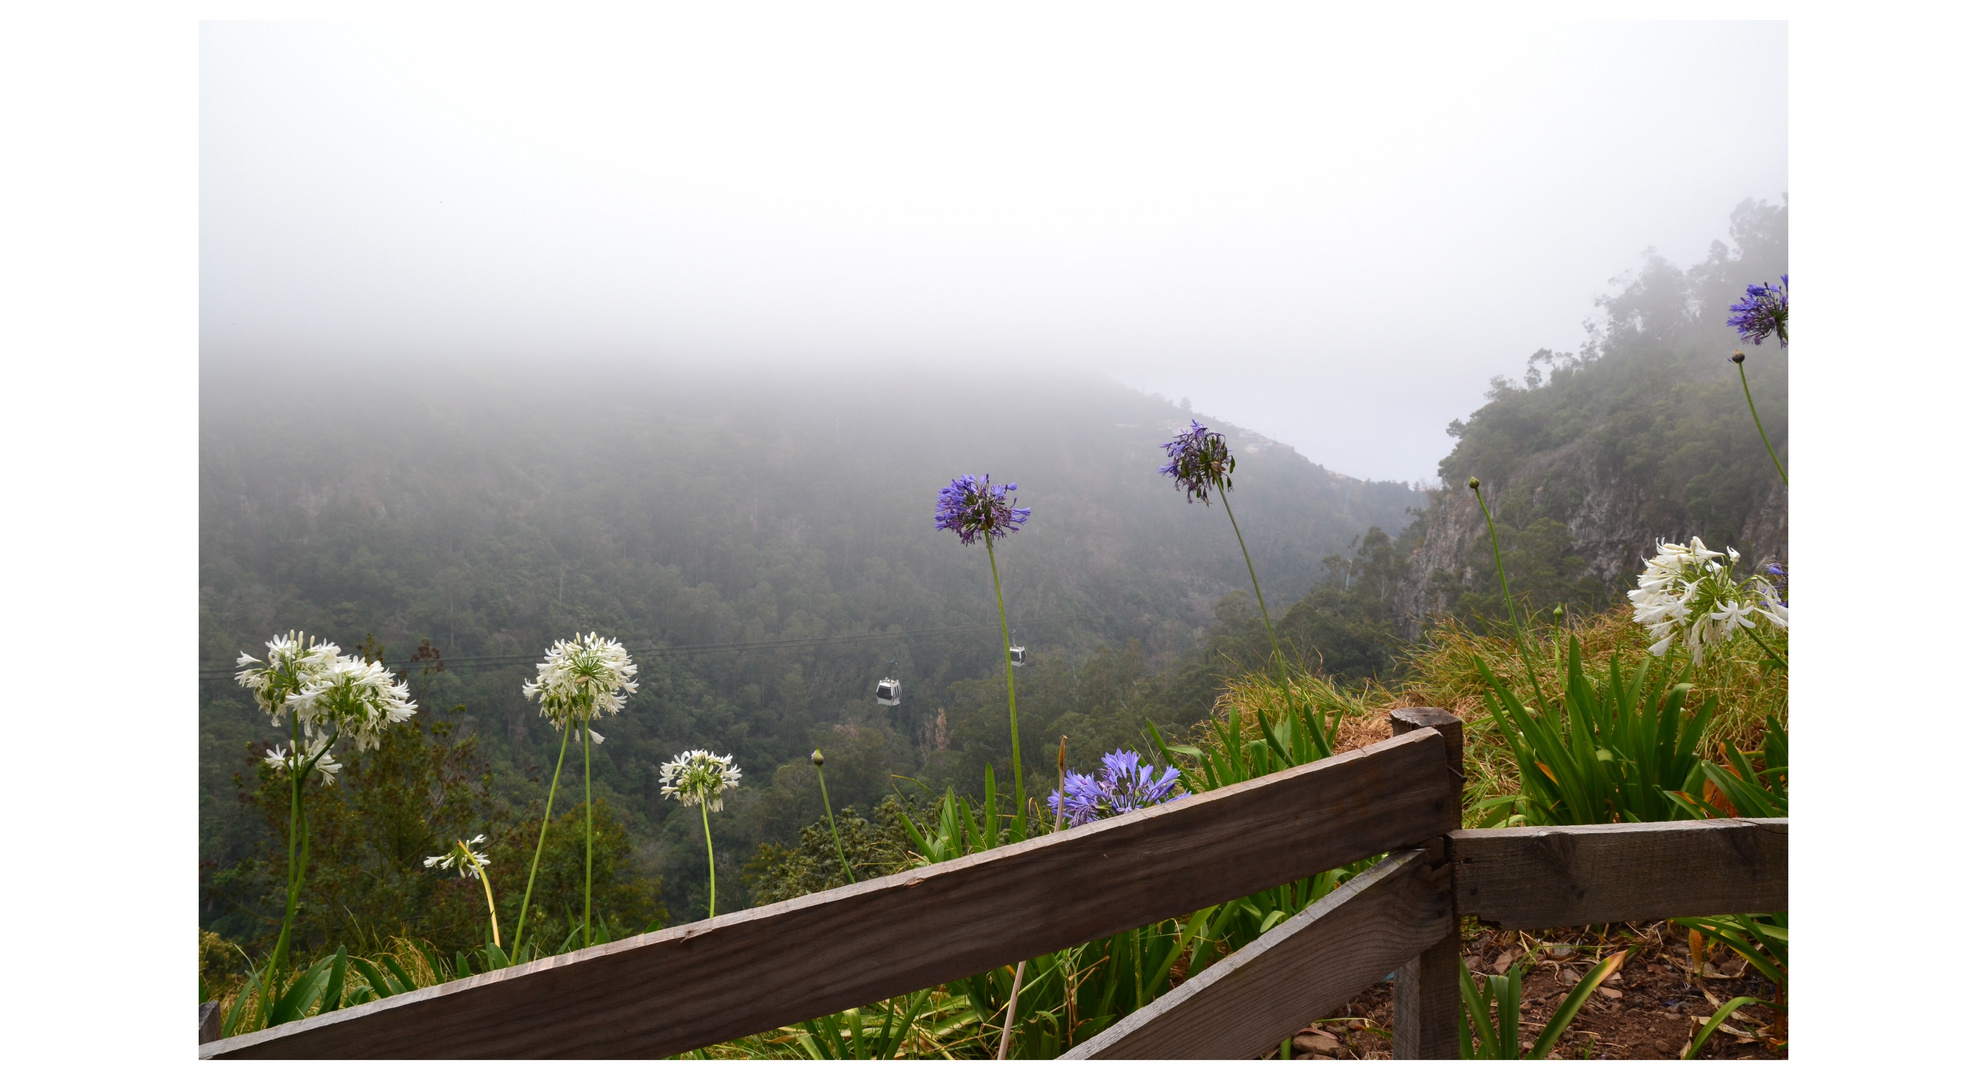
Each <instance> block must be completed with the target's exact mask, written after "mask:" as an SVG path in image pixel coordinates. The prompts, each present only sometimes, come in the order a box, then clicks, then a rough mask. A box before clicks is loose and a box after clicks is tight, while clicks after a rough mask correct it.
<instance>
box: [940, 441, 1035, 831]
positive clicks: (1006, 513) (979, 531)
mask: <svg viewBox="0 0 1987 1080" xmlns="http://www.w3.org/2000/svg"><path fill="white" fill-rule="evenodd" d="M1014 491H1015V485H1013V484H996V483H994V482H993V481H992V478H991V477H990V476H988V475H986V474H982V475H980V476H977V477H975V476H972V475H971V474H968V475H965V476H961V477H960V478H958V479H957V480H954V481H952V482H951V483H949V484H947V485H945V486H944V487H943V488H940V489H939V492H938V512H937V514H935V515H934V516H933V518H932V520H933V521H934V522H935V523H936V524H937V527H938V530H939V531H940V532H946V531H950V532H952V533H954V534H955V535H957V536H958V537H959V542H960V543H962V544H965V545H966V546H968V547H971V546H972V545H973V544H974V543H975V542H977V541H979V540H980V539H982V538H984V539H985V540H986V542H987V566H988V567H989V568H990V569H991V570H992V571H993V583H994V605H995V607H997V608H998V609H999V611H1000V654H1001V658H1002V659H1003V661H1005V660H1006V659H1007V658H1009V657H1011V656H1012V655H1013V649H1014V642H1013V640H1012V639H1010V638H1009V637H1008V633H1007V601H1006V600H1005V599H1004V598H1003V597H1002V596H1001V592H1000V564H999V563H998V562H996V561H995V560H994V545H993V542H994V541H995V540H997V539H1000V538H1002V537H1005V536H1007V535H1008V534H1010V533H1012V532H1014V531H1015V530H1017V529H1019V528H1021V526H1022V525H1024V524H1026V523H1027V521H1028V513H1029V509H1028V507H1025V506H1016V505H1015V503H1016V502H1018V501H1019V500H1017V499H1015V498H1014ZM1001 668H1002V670H1004V671H1006V672H1007V728H1008V745H1009V748H1010V749H1011V750H1012V751H1013V755H1014V829H1013V835H1014V838H1015V839H1017V840H1018V839H1020V838H1021V837H1022V836H1024V835H1025V834H1026V830H1027V827H1028V826H1027V819H1028V796H1027V793H1026V791H1025V789H1024V788H1023V786H1022V783H1021V712H1020V709H1019V708H1017V707H1016V705H1015V698H1014V665H1013V664H1011V663H1005V662H1004V663H1002V664H1001Z"/></svg>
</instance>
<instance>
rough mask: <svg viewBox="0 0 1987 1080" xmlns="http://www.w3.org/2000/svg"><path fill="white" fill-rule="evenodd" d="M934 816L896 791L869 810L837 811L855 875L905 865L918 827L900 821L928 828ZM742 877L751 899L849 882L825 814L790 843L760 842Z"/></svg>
mask: <svg viewBox="0 0 1987 1080" xmlns="http://www.w3.org/2000/svg"><path fill="white" fill-rule="evenodd" d="M934 816H935V812H934V810H933V809H932V808H930V807H913V806H912V805H911V804H910V803H909V801H908V800H905V799H903V798H900V797H899V796H895V795H892V796H889V797H887V798H885V799H884V800H883V801H882V802H881V803H879V804H877V806H876V809H875V811H874V812H873V814H870V815H863V814H860V813H857V812H856V810H855V808H854V807H844V808H843V809H841V810H838V811H836V813H835V821H836V824H837V825H838V826H839V827H840V829H841V834H842V843H843V846H844V847H845V849H846V851H847V853H848V859H849V866H850V868H851V869H853V870H854V871H855V876H856V880H857V881H867V880H869V879H870V878H876V877H883V876H885V875H888V874H894V873H896V872H898V871H899V870H904V869H908V868H909V867H910V866H911V864H912V858H913V856H912V852H913V851H915V850H916V848H917V839H916V838H917V836H918V832H917V827H916V826H911V827H908V828H907V826H906V825H905V824H904V822H905V820H906V819H907V818H909V819H915V820H919V821H923V822H926V824H925V828H926V829H929V828H931V824H930V822H931V821H932V819H933V818H934ZM872 818H873V819H874V820H872ZM743 879H744V882H745V884H746V886H747V887H748V888H750V889H751V890H752V901H753V903H755V904H773V903H778V902H779V901H781V900H791V899H793V898H794V897H796V896H805V895H807V894H808V893H813V892H820V891H821V890H823V889H833V888H836V887H839V886H841V885H845V884H847V883H848V879H847V878H845V877H844V876H843V874H842V862H841V859H840V857H839V856H838V855H837V854H836V851H835V840H834V834H833V833H832V832H830V831H829V829H828V825H827V818H826V816H825V815H824V816H823V817H822V818H821V820H819V821H817V822H815V823H814V824H812V825H809V826H807V827H806V828H804V829H802V830H801V832H800V838H799V840H798V841H797V842H796V843H794V844H793V845H791V846H787V845H781V844H770V843H768V844H762V845H760V847H759V853H758V854H757V855H755V856H753V857H752V859H751V860H750V861H749V862H747V863H746V864H745V867H744V871H743Z"/></svg>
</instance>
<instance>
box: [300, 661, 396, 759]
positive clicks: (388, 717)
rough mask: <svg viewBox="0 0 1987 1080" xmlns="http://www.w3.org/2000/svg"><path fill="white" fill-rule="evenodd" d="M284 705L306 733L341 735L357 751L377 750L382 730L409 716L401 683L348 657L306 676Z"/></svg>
mask: <svg viewBox="0 0 1987 1080" xmlns="http://www.w3.org/2000/svg"><path fill="white" fill-rule="evenodd" d="M287 703H288V704H289V706H290V708H292V709H295V710H296V711H297V719H298V720H300V721H302V722H303V725H304V730H305V731H306V732H308V733H310V734H312V735H315V734H316V733H317V732H318V731H320V730H323V731H334V732H335V733H336V734H340V735H347V736H350V737H351V739H352V741H353V742H355V743H357V744H358V746H359V749H361V750H370V749H372V748H373V747H375V746H378V745H379V736H380V732H382V731H384V730H386V725H388V724H398V723H400V722H402V721H404V720H406V719H408V718H409V717H411V716H413V715H414V702H413V701H412V700H410V699H409V698H408V696H407V684H406V683H403V682H397V681H395V680H394V678H393V674H392V673H391V672H389V671H387V670H386V668H385V667H383V666H381V665H380V663H379V662H378V661H376V660H360V659H357V658H355V657H350V656H346V657H340V658H338V659H337V660H336V661H335V662H333V663H332V664H331V665H330V666H328V667H325V668H323V669H321V670H318V671H314V672H312V673H310V674H309V675H308V676H307V677H306V678H305V679H304V680H303V685H302V686H301V687H299V688H298V690H297V692H296V693H294V694H291V695H290V696H289V698H288V701H287Z"/></svg>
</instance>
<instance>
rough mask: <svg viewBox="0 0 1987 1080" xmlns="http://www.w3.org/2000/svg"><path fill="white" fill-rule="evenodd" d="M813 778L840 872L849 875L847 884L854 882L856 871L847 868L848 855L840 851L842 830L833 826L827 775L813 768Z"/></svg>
mask: <svg viewBox="0 0 1987 1080" xmlns="http://www.w3.org/2000/svg"><path fill="white" fill-rule="evenodd" d="M814 778H815V779H816V780H819V781H821V805H822V806H823V807H824V808H826V809H827V811H828V831H829V832H830V833H832V834H834V837H835V857H836V858H839V859H841V860H842V873H844V874H847V875H848V876H849V884H851V885H854V884H855V883H856V872H855V871H854V870H851V869H849V857H848V856H847V855H846V854H844V853H843V852H842V830H840V829H838V828H836V827H835V806H834V804H833V803H830V802H829V801H828V776H827V774H826V773H823V772H822V771H821V770H820V769H819V768H816V769H815V770H814Z"/></svg>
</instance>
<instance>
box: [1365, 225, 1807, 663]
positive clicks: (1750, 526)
mask: <svg viewBox="0 0 1987 1080" xmlns="http://www.w3.org/2000/svg"><path fill="white" fill-rule="evenodd" d="M1731 238H1732V243H1731V244H1730V245H1727V244H1724V243H1714V244H1713V245H1712V247H1711V250H1710V253H1709V254H1708V255H1707V257H1706V258H1705V259H1704V260H1703V261H1701V262H1699V263H1697V264H1696V265H1695V266H1692V267H1690V268H1689V269H1687V270H1685V269H1679V268H1678V267H1676V266H1674V265H1672V264H1671V263H1669V262H1667V261H1665V260H1663V259H1661V258H1658V257H1656V256H1654V255H1650V256H1649V257H1648V258H1647V259H1646V261H1645V262H1644V265H1643V267H1642V269H1641V270H1640V272H1639V273H1637V274H1635V275H1634V276H1632V277H1629V278H1627V279H1625V280H1624V281H1623V282H1622V288H1621V290H1620V291H1619V292H1617V293H1615V294H1613V295H1611V296H1606V297H1602V298H1600V299H1598V300H1596V301H1595V303H1596V306H1597V308H1598V317H1597V319H1596V320H1595V321H1594V322H1592V323H1590V324H1589V327H1588V328H1589V331H1590V335H1591V336H1590V337H1589V339H1588V341H1587V342H1586V344H1585V345H1583V346H1582V347H1581V349H1580V350H1579V352H1578V353H1577V354H1574V353H1567V352H1554V351H1551V350H1548V349H1540V350H1539V351H1538V352H1537V353H1535V354H1534V355H1533V356H1532V358H1531V362H1530V366H1529V368H1528V371H1527V374H1526V376H1525V380H1524V383H1525V385H1523V386H1520V385H1517V384H1515V383H1513V382H1511V381H1509V380H1507V379H1503V378H1498V379H1494V380H1492V383H1491V388H1490V391H1489V392H1488V393H1487V394H1486V395H1485V397H1486V398H1487V399H1488V400H1487V401H1486V403H1485V404H1484V406H1483V407H1482V408H1480V409H1478V410H1477V411H1476V412H1475V413H1474V414H1472V415H1471V416H1470V418H1469V419H1468V421H1466V422H1465V421H1460V420H1459V421H1457V422H1455V423H1453V424H1451V425H1450V428H1449V433H1450V434H1451V435H1453V436H1455V437H1456V447H1455V449H1454V450H1453V451H1451V452H1450V454H1449V455H1448V456H1447V457H1446V458H1444V459H1443V460H1442V464H1441V470H1440V471H1441V479H1442V484H1443V486H1442V488H1441V489H1440V490H1439V491H1436V492H1433V493H1431V494H1430V497H1429V502H1430V509H1429V515H1428V518H1427V521H1426V531H1425V533H1424V534H1422V535H1421V536H1420V537H1419V542H1420V550H1419V551H1418V552H1417V553H1416V555H1415V557H1414V559H1413V560H1412V562H1411V565H1410V568H1409V573H1408V580H1407V582H1406V584H1405V587H1404V588H1403V590H1402V591H1401V593H1400V595H1399V599H1398V603H1397V605H1396V609H1395V610H1396V615H1397V617H1398V618H1399V619H1400V621H1401V622H1402V624H1403V625H1404V627H1406V626H1418V625H1420V624H1424V623H1427V622H1429V621H1431V620H1433V619H1435V618H1437V617H1439V616H1440V615H1442V614H1443V613H1447V612H1454V613H1457V614H1461V615H1465V616H1468V617H1472V618H1482V617H1486V616H1487V617H1488V618H1490V619H1493V620H1494V619H1497V618H1501V617H1502V608H1503V601H1502V599H1501V597H1500V595H1499V594H1498V588H1497V580H1496V573H1495V571H1494V569H1493V568H1492V566H1491V558H1490V544H1489V537H1488V535H1487V533H1486V532H1485V530H1484V528H1483V522H1482V519H1481V517H1480V515H1479V513H1478V510H1477V506H1476V502H1475V500H1474V498H1472V497H1471V495H1470V492H1469V490H1468V488H1467V487H1466V486H1465V485H1466V482H1467V480H1468V478H1469V477H1471V476H1475V477H1478V478H1480V479H1481V480H1482V482H1483V491H1484V495H1485V498H1486V500H1487V501H1488V502H1489V503H1490V506H1491V509H1492V511H1493V512H1494V513H1495V514H1496V516H1497V520H1498V532H1499V538H1500V540H1501V542H1502V544H1503V547H1504V559H1505V569H1506V570H1507V572H1509V575H1510V577H1511V586H1512V588H1513V590H1515V591H1517V592H1518V593H1520V594H1522V596H1523V597H1524V598H1525V599H1526V600H1527V602H1529V603H1530V604H1532V605H1533V606H1535V607H1537V608H1539V609H1541V610H1545V609H1549V608H1551V607H1552V606H1553V605H1554V604H1560V603H1565V604H1574V605H1577V606H1579V607H1581V608H1584V609H1588V610H1598V609H1600V608H1602V607H1605V606H1606V605H1607V604H1609V603H1611V602H1612V600H1613V598H1614V597H1616V596H1618V595H1619V594H1620V593H1621V592H1622V591H1623V590H1625V589H1627V588H1629V587H1630V583H1631V582H1632V581H1633V579H1634V577H1635V574H1636V573H1637V572H1639V571H1640V570H1641V567H1642V559H1643V558H1645V557H1646V556H1647V555H1648V554H1649V553H1650V552H1651V551H1652V550H1653V547H1654V544H1655V542H1656V540H1657V539H1658V538H1664V539H1670V540H1680V541H1681V540H1688V539H1689V538H1690V537H1692V536H1700V537H1702V538H1703V539H1704V541H1705V542H1706V543H1707V544H1710V545H1711V546H1712V547H1714V548H1719V549H1722V548H1724V547H1726V546H1733V547H1737V548H1738V549H1739V551H1740V552H1741V554H1742V555H1744V556H1745V559H1746V562H1747V564H1748V565H1750V566H1757V565H1762V564H1764V563H1767V562H1776V561H1777V562H1783V563H1784V562H1785V561H1786V557H1787V501H1786V489H1785V486H1784V485H1783V484H1782V483H1781V480H1780V476H1779V474H1778V473H1776V472H1775V471H1774V468H1773V464H1772V462H1771V461H1770V460H1769V459H1768V457H1767V456H1766V453H1765V449H1764V447H1762V446H1761V445H1760V443H1759V435H1758V433H1757V431H1756V430H1755V429H1754V427H1753V423H1752V418H1751V416H1750V415H1749V413H1748V412H1747V408H1746V400H1745V397H1744V395H1743V393H1742V392H1741V390H1740V387H1739V385H1738V383H1739V377H1738V373H1737V372H1736V371H1735V370H1734V369H1733V367H1732V365H1731V364H1730V363H1728V362H1727V357H1729V356H1730V355H1731V353H1732V350H1733V349H1734V348H1735V347H1736V346H1738V345H1740V344H1741V342H1740V341H1739V339H1738V336H1737V335H1736V334H1735V333H1734V332H1733V331H1732V330H1731V328H1729V327H1727V326H1726V325H1725V319H1726V317H1727V308H1728V307H1729V305H1730V304H1731V303H1733V302H1734V301H1735V300H1737V299H1739V298H1740V297H1742V296H1743V295H1744V293H1745V287H1746V285H1747V284H1748V283H1752V284H1757V283H1759V282H1762V281H1769V280H1770V281H1775V282H1777V281H1778V280H1779V278H1780V275H1781V274H1784V273H1786V272H1787V207H1786V206H1785V205H1784V204H1779V205H1775V204H1769V203H1761V202H1755V201H1752V200H1747V201H1746V202H1744V203H1742V204H1740V205H1739V206H1738V208H1737V209H1735V210H1733V212H1732V219H1731ZM1745 352H1746V360H1745V365H1746V373H1747V375H1748V377H1749V379H1750V382H1751V387H1752V395H1753V399H1754V401H1755V402H1756V403H1757V405H1758V408H1759V416H1760V421H1761V423H1762V424H1764V426H1765V428H1766V433H1767V435H1768V437H1770V438H1771V439H1772V440H1773V442H1774V445H1775V446H1776V448H1778V451H1779V454H1780V457H1781V460H1782V461H1785V460H1786V459H1787V352H1786V350H1785V349H1783V348H1781V347H1780V346H1779V345H1778V344H1776V343H1775V342H1773V341H1771V340H1769V341H1767V342H1766V343H1765V344H1764V345H1761V346H1748V347H1747V348H1746V350H1745Z"/></svg>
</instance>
